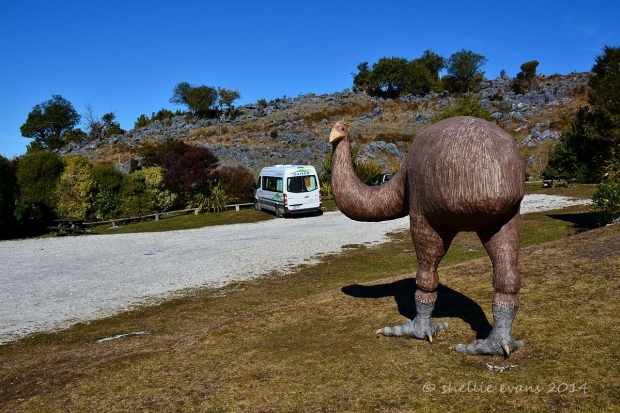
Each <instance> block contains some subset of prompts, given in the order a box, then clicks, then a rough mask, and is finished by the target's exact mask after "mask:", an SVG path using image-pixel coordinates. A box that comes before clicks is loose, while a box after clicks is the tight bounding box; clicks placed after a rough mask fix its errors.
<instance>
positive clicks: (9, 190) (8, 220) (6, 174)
mask: <svg viewBox="0 0 620 413" xmlns="http://www.w3.org/2000/svg"><path fill="white" fill-rule="evenodd" d="M15 191H16V188H15V174H14V172H13V168H12V167H11V163H10V162H9V160H8V159H6V158H5V157H4V156H2V155H0V238H4V237H3V235H4V234H7V233H8V231H9V227H10V226H11V224H12V223H13V212H14V211H15Z"/></svg>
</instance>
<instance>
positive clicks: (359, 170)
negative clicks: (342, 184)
mask: <svg viewBox="0 0 620 413" xmlns="http://www.w3.org/2000/svg"><path fill="white" fill-rule="evenodd" d="M382 172H383V169H381V167H380V166H379V165H378V164H377V163H376V162H373V161H370V162H358V163H357V164H356V165H355V174H356V175H357V176H358V178H359V179H360V181H362V182H368V181H370V180H371V179H372V178H374V177H375V176H377V175H379V174H380V173H382Z"/></svg>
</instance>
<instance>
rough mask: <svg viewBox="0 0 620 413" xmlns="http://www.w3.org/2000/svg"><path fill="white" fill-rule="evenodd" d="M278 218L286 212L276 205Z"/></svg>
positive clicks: (282, 216)
mask: <svg viewBox="0 0 620 413" xmlns="http://www.w3.org/2000/svg"><path fill="white" fill-rule="evenodd" d="M276 218H284V214H283V213H282V210H281V209H280V208H278V207H276Z"/></svg>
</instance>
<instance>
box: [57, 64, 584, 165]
mask: <svg viewBox="0 0 620 413" xmlns="http://www.w3.org/2000/svg"><path fill="white" fill-rule="evenodd" d="M588 76H589V73H577V74H570V75H565V76H561V75H554V76H548V77H542V76H541V78H540V79H539V80H540V87H539V88H538V89H537V90H535V91H532V92H529V93H527V94H524V95H517V94H515V93H514V92H512V91H511V89H510V84H511V81H512V79H510V78H508V77H498V78H497V79H494V80H485V81H484V82H482V83H481V84H480V90H479V92H478V93H479V94H480V97H481V102H482V104H483V105H484V106H485V108H487V109H488V110H489V111H491V112H492V117H493V119H494V120H495V122H497V123H498V124H499V125H500V126H502V127H503V128H504V129H505V130H507V131H508V132H510V133H512V134H513V135H514V137H515V140H516V141H517V143H518V144H519V146H520V148H521V151H522V154H523V156H524V159H525V161H526V165H527V169H528V174H529V175H531V176H537V175H539V174H540V173H541V171H542V170H544V167H545V165H546V163H547V151H548V149H549V147H550V146H551V145H552V144H553V142H554V141H555V140H557V139H558V138H559V135H560V132H561V131H562V130H563V129H564V128H565V127H566V126H567V124H568V122H569V121H570V116H572V115H573V114H574V113H575V111H576V109H577V108H578V107H579V106H580V105H584V104H585V103H586V99H587V80H588ZM456 98H457V97H455V96H451V95H449V94H448V93H447V92H443V93H440V94H430V95H427V96H424V97H420V96H411V95H410V96H405V97H401V98H399V99H394V100H390V99H376V98H372V97H369V96H367V95H363V94H355V93H353V92H351V91H350V90H348V89H345V90H344V91H342V92H338V93H333V94H329V95H320V96H317V95H314V94H312V93H310V94H305V95H301V96H298V97H296V98H290V97H283V98H278V99H275V100H273V101H271V102H268V103H267V105H262V106H260V105H258V104H248V105H244V106H240V107H238V108H237V109H236V112H235V116H234V117H233V116H221V117H220V118H217V119H197V118H186V117H185V116H177V117H174V118H171V119H169V120H166V121H164V122H160V121H155V122H154V123H152V124H150V125H148V126H147V127H144V128H140V129H134V130H130V131H127V132H125V133H124V134H122V135H113V136H112V137H110V138H107V139H104V140H98V141H83V142H80V143H71V144H70V145H69V146H68V147H66V148H64V149H62V150H60V151H59V153H60V154H61V155H80V156H83V157H86V158H88V159H90V160H91V161H93V162H96V163H100V162H110V163H114V164H116V165H117V167H118V168H119V169H122V170H126V171H127V170H128V169H129V164H130V161H131V160H132V159H137V160H140V158H141V156H143V154H144V153H145V148H148V147H150V146H151V147H152V146H154V145H156V144H157V143H158V142H163V141H165V140H166V139H170V138H172V139H183V140H185V141H186V142H187V143H189V144H193V145H200V146H204V147H208V148H210V149H211V150H212V151H213V152H214V153H215V154H216V155H217V156H218V157H219V159H220V163H221V164H222V165H239V164H242V165H245V166H247V167H249V168H250V169H251V170H253V171H255V172H258V171H259V170H260V168H262V167H263V166H267V165H274V164H313V165H315V166H317V167H320V166H321V164H322V163H323V160H324V159H325V157H326V156H327V154H328V153H329V151H330V150H331V147H330V145H329V144H328V142H327V137H328V135H329V130H330V129H331V126H332V125H333V122H334V121H336V120H342V119H344V120H347V121H348V122H350V124H351V126H352V131H353V135H354V140H355V142H356V143H357V144H359V145H360V150H359V155H360V158H361V159H364V160H372V161H375V162H377V163H378V164H379V165H381V166H382V167H383V168H384V169H385V170H386V171H388V170H393V169H396V168H398V166H399V165H400V163H401V162H402V160H403V159H404V156H405V154H406V152H407V149H408V146H409V144H410V140H411V138H412V137H413V136H415V135H416V134H417V133H419V132H420V131H421V130H422V129H424V128H425V127H427V126H428V125H429V124H430V119H431V117H432V116H433V115H434V114H435V113H437V112H439V111H441V110H443V109H444V108H445V107H446V106H448V105H450V104H452V103H453V102H454V101H455V100H456Z"/></svg>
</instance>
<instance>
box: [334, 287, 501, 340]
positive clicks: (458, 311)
mask: <svg viewBox="0 0 620 413" xmlns="http://www.w3.org/2000/svg"><path fill="white" fill-rule="evenodd" d="M415 290H416V282H415V278H405V279H403V280H399V281H395V282H393V283H390V284H379V285H370V286H365V285H359V284H354V285H347V286H346V287H342V292H343V293H344V294H346V295H349V296H351V297H356V298H382V297H390V296H391V297H394V300H395V301H396V305H397V306H398V312H399V313H400V314H401V315H402V316H404V317H406V318H409V319H413V318H414V317H415V316H416V310H415V300H414V294H415ZM437 294H438V298H437V303H436V304H435V310H434V311H433V317H456V318H460V319H461V320H463V321H465V322H466V323H467V324H469V326H470V327H471V329H472V330H473V331H475V332H476V338H486V337H487V336H488V335H489V333H490V332H491V328H492V326H491V324H489V322H488V320H487V317H486V315H485V314H484V311H482V308H481V307H480V306H479V305H478V304H476V302H474V301H473V300H472V299H470V298H468V297H466V296H465V295H463V294H461V293H459V292H458V291H455V290H453V289H451V288H448V287H446V286H445V285H443V284H439V287H438V288H437ZM490 305H491V303H490V302H489V306H490Z"/></svg>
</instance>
